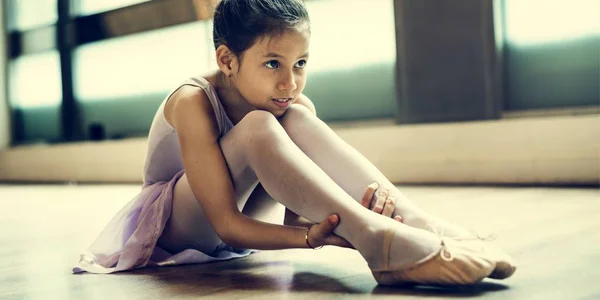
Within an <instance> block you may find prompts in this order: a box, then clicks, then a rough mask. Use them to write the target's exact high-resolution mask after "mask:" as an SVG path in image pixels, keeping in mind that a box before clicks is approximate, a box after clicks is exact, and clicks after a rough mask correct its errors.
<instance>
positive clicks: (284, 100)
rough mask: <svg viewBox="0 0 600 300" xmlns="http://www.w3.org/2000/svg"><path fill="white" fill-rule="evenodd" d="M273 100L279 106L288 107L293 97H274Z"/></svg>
mask: <svg viewBox="0 0 600 300" xmlns="http://www.w3.org/2000/svg"><path fill="white" fill-rule="evenodd" d="M271 101H273V103H275V105H277V107H280V108H286V107H288V106H290V103H292V98H274V99H271Z"/></svg>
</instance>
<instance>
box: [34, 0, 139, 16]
mask: <svg viewBox="0 0 600 300" xmlns="http://www.w3.org/2000/svg"><path fill="white" fill-rule="evenodd" d="M25 1H30V0H25ZM147 1H150V0H74V3H73V6H74V7H73V10H74V13H75V15H77V16H87V15H93V14H97V13H101V12H105V11H109V10H113V9H117V8H121V7H125V6H130V5H134V4H138V3H142V2H147Z"/></svg>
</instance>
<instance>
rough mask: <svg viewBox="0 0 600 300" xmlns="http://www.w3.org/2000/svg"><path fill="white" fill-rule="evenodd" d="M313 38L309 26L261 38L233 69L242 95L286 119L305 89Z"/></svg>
mask: <svg viewBox="0 0 600 300" xmlns="http://www.w3.org/2000/svg"><path fill="white" fill-rule="evenodd" d="M309 39H310V31H309V29H308V26H300V27H298V28H296V29H294V30H288V31H286V32H284V33H282V34H280V35H274V36H265V37H262V38H259V39H258V40H257V41H256V42H255V43H254V45H252V46H251V47H250V48H248V49H247V50H246V51H245V52H244V54H243V56H242V60H241V65H240V64H237V66H238V69H237V70H233V73H232V76H233V79H234V80H233V82H234V83H235V86H236V88H237V90H238V92H239V93H240V95H241V96H242V97H243V98H244V99H245V100H246V101H247V102H248V103H249V104H250V105H252V106H253V107H254V108H256V109H260V110H266V111H269V112H271V113H273V114H274V115H275V116H277V117H279V116H282V115H283V114H284V113H285V111H286V109H287V108H288V107H289V106H290V105H291V104H292V103H293V102H294V101H296V99H297V98H298V96H299V95H300V94H301V93H302V91H303V90H304V86H305V84H306V70H305V66H306V63H307V61H308V47H309ZM238 62H239V60H238Z"/></svg>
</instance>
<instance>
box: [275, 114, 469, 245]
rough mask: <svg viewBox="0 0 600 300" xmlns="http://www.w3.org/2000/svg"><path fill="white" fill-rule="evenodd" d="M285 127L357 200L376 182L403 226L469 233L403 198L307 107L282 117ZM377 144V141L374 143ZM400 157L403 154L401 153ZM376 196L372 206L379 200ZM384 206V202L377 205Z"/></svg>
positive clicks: (304, 150)
mask: <svg viewBox="0 0 600 300" xmlns="http://www.w3.org/2000/svg"><path fill="white" fill-rule="evenodd" d="M282 125H283V127H284V128H285V130H286V132H287V133H288V135H289V136H290V138H291V139H292V140H293V141H294V143H295V144H296V145H298V147H299V148H300V149H301V150H302V151H303V152H304V153H305V154H306V155H307V156H308V157H309V158H310V159H311V160H312V161H313V162H315V163H316V164H317V165H318V166H319V167H320V168H321V169H322V170H323V171H325V173H327V175H329V176H330V177H331V179H333V180H334V181H335V183H336V184H337V185H339V186H340V187H341V188H342V189H344V191H346V192H347V193H348V194H349V195H350V196H351V197H352V198H353V199H354V200H356V201H359V202H360V200H361V198H362V196H363V194H364V191H365V189H366V187H367V186H368V185H369V184H371V183H373V182H377V183H378V184H379V190H378V192H379V191H381V190H382V188H386V189H388V190H389V191H390V194H391V195H392V196H393V198H395V202H396V205H395V213H394V215H400V216H402V218H403V219H404V223H405V224H407V225H409V226H413V227H416V228H426V227H427V226H428V224H430V223H432V222H435V223H436V224H437V226H441V228H440V229H443V230H444V233H445V234H446V235H449V236H461V235H465V234H468V232H467V231H466V230H464V229H463V228H461V227H459V226H456V225H453V224H450V223H448V222H446V221H444V220H442V219H440V218H438V217H435V216H433V215H431V214H429V213H427V212H425V211H423V210H422V209H420V208H419V207H418V206H416V205H415V204H414V203H413V202H412V201H411V200H409V199H408V198H407V197H405V196H404V195H402V193H401V192H400V191H398V189H397V188H396V187H395V186H394V184H392V183H391V182H390V181H389V180H388V179H387V178H386V177H385V176H384V175H383V174H382V173H381V172H380V171H379V170H378V169H377V168H376V167H375V166H374V165H373V164H372V163H371V162H370V161H369V160H367V159H366V158H365V157H364V156H363V155H362V154H361V153H360V152H358V151H357V150H356V149H354V148H353V147H352V146H350V145H348V144H347V143H346V142H345V141H343V140H342V139H341V138H340V137H339V136H338V135H336V134H335V133H334V132H333V130H331V129H330V128H329V126H327V124H325V123H324V122H323V121H321V120H320V119H318V118H317V117H315V116H314V115H313V114H312V113H311V112H310V111H309V110H308V109H306V108H305V107H304V106H301V105H298V104H294V105H292V107H290V108H289V109H288V111H287V112H286V114H285V115H284V117H283V118H282ZM373 143H377V141H373ZM399 155H401V154H399ZM377 195H378V193H376V195H375V197H374V199H373V203H372V206H373V205H375V203H376V201H377ZM378 204H381V205H382V204H383V203H378Z"/></svg>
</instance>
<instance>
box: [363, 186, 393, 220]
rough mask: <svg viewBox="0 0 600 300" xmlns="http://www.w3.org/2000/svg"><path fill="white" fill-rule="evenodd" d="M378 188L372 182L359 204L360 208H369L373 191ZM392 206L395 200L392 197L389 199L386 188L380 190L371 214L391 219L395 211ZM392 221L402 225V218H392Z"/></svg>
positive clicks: (388, 192)
mask: <svg viewBox="0 0 600 300" xmlns="http://www.w3.org/2000/svg"><path fill="white" fill-rule="evenodd" d="M378 187H379V185H378V184H377V182H373V183H371V184H370V185H369V186H368V187H367V191H366V192H365V195H364V196H363V198H362V200H361V202H360V204H362V206H364V207H366V208H367V209H369V208H370V206H371V199H373V195H374V194H375V191H376V190H377V188H378ZM394 205H395V199H394V198H393V197H390V191H389V190H388V189H386V188H382V189H381V190H380V191H379V197H378V198H377V202H376V203H375V205H373V208H372V209H371V210H372V211H373V212H376V213H378V214H382V215H384V216H387V217H390V218H391V217H392V214H393V213H394V209H395V206H394ZM394 220H396V221H398V222H400V223H402V217H401V216H400V215H396V216H394Z"/></svg>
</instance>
